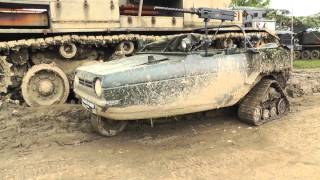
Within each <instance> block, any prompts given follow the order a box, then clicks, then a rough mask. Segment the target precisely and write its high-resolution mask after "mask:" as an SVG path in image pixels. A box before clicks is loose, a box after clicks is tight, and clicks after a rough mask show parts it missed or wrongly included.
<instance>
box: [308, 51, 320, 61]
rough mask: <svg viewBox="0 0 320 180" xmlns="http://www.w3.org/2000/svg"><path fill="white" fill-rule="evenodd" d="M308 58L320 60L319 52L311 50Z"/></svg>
mask: <svg viewBox="0 0 320 180" xmlns="http://www.w3.org/2000/svg"><path fill="white" fill-rule="evenodd" d="M310 56H311V59H319V58H320V51H319V50H312V51H311V55H310Z"/></svg>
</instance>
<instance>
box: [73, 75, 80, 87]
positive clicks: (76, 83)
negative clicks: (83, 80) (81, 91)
mask: <svg viewBox="0 0 320 180" xmlns="http://www.w3.org/2000/svg"><path fill="white" fill-rule="evenodd" d="M73 83H74V85H75V86H78V85H79V77H78V76H77V75H76V76H75V77H74V82H73Z"/></svg>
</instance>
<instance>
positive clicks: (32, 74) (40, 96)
mask: <svg viewBox="0 0 320 180" xmlns="http://www.w3.org/2000/svg"><path fill="white" fill-rule="evenodd" d="M21 90H22V96H23V99H24V100H25V102H26V103H27V104H28V105H29V106H42V105H52V104H63V103H65V102H66V100H67V98H68V96H69V91H70V85H69V81H68V78H67V76H66V74H65V73H64V72H63V71H62V70H61V69H60V68H59V67H58V66H56V65H55V64H39V65H35V66H33V67H32V68H30V69H29V71H28V72H27V73H26V75H25V76H24V78H23V80H22V85H21Z"/></svg>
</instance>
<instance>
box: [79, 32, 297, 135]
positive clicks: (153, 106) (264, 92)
mask: <svg viewBox="0 0 320 180" xmlns="http://www.w3.org/2000/svg"><path fill="white" fill-rule="evenodd" d="M219 29H228V30H227V31H222V32H221V31H219ZM207 31H208V35H207V36H206V35H204V34H203V33H185V34H181V35H175V36H170V37H167V38H164V39H162V40H159V41H156V42H152V43H150V44H148V45H146V46H145V47H144V48H143V49H142V50H141V51H139V52H138V53H137V54H136V55H134V56H131V57H126V58H122V59H120V60H117V61H111V62H105V63H100V64H95V65H88V66H82V67H79V68H78V69H77V70H76V76H75V83H74V90H75V93H76V94H77V96H78V97H79V98H80V99H81V100H82V105H83V107H84V108H86V109H87V110H88V111H89V112H91V118H90V120H91V123H92V125H93V127H94V128H95V130H96V131H97V132H98V133H100V134H101V135H103V136H114V135H117V134H118V133H120V132H121V131H122V130H123V129H124V128H125V127H126V125H127V123H128V121H130V120H141V119H152V120H153V121H156V120H158V118H163V117H171V116H177V115H184V114H190V113H195V112H203V111H207V110H212V109H219V108H224V107H230V106H235V105H238V115H239V119H240V120H242V121H244V122H246V123H249V124H252V125H261V124H263V123H266V122H269V121H271V120H274V119H278V118H280V117H282V116H283V115H285V114H286V113H288V112H289V102H288V99H287V97H286V95H285V93H284V91H283V89H284V88H285V87H286V82H287V80H288V78H289V74H290V71H291V67H292V64H291V61H290V56H289V51H288V49H285V48H284V47H282V46H280V45H279V43H274V42H277V40H276V39H277V37H276V36H273V35H272V34H269V33H267V32H265V34H264V36H262V37H263V38H262V39H263V42H264V43H262V44H261V39H260V40H256V41H254V39H256V38H260V37H261V33H256V32H252V31H249V30H244V29H241V28H239V29H238V30H236V29H234V28H231V27H229V26H221V27H219V28H214V29H210V28H209V29H207ZM211 32H214V33H211ZM225 37H228V38H229V44H228V45H227V46H221V42H224V41H220V40H223V39H224V38H225Z"/></svg>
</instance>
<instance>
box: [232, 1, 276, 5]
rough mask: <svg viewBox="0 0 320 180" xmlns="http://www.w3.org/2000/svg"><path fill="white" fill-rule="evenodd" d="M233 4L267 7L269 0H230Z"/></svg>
mask: <svg viewBox="0 0 320 180" xmlns="http://www.w3.org/2000/svg"><path fill="white" fill-rule="evenodd" d="M231 3H232V5H235V6H250V7H269V5H270V0H232V2H231Z"/></svg>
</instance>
